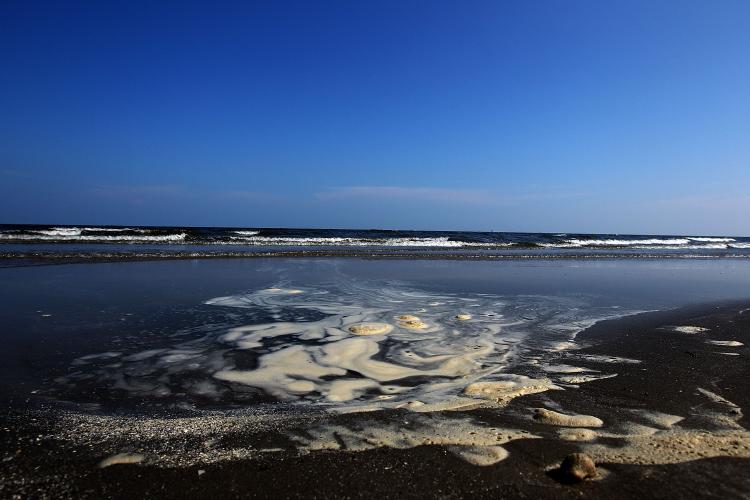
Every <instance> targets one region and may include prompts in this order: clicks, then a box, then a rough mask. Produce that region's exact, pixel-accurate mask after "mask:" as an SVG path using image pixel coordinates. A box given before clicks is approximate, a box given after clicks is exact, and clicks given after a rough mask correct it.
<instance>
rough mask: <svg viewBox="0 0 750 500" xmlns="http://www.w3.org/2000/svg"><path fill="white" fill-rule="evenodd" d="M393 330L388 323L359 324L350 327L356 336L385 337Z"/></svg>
mask: <svg viewBox="0 0 750 500" xmlns="http://www.w3.org/2000/svg"><path fill="white" fill-rule="evenodd" d="M391 330H393V327H392V326H391V325H389V324H388V323H357V324H356V325H351V326H350V327H349V331H350V332H352V333H353V334H355V335H383V334H385V333H388V332H390V331H391Z"/></svg>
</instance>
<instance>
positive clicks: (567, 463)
mask: <svg viewBox="0 0 750 500" xmlns="http://www.w3.org/2000/svg"><path fill="white" fill-rule="evenodd" d="M559 472H560V476H561V478H562V479H564V480H565V481H567V482H572V483H578V482H580V481H583V480H584V479H589V478H592V477H595V476H596V464H595V463H594V460H592V458H591V457H590V456H588V455H586V454H585V453H571V454H570V455H568V456H567V457H565V458H564V459H563V461H562V463H561V464H560V470H559Z"/></svg>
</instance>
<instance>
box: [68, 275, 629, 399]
mask: <svg viewBox="0 0 750 500" xmlns="http://www.w3.org/2000/svg"><path fill="white" fill-rule="evenodd" d="M467 302H468V303H471V304H476V305H477V306H478V309H477V310H478V311H479V312H480V313H479V314H476V315H474V316H472V318H471V319H470V320H459V319H457V318H456V316H457V315H459V314H461V311H462V310H463V309H464V308H465V307H466V304H467ZM205 303H206V304H208V305H211V306H215V307H226V308H233V309H235V308H238V309H248V310H252V311H256V312H259V313H261V314H262V315H263V316H265V317H269V316H270V317H276V318H281V317H283V316H284V314H287V313H288V312H289V311H297V312H296V313H295V315H297V316H300V315H301V316H302V317H304V316H305V314H307V315H309V314H311V313H316V315H317V316H316V317H315V320H308V321H305V320H301V321H274V322H266V323H258V324H249V325H244V326H239V327H236V328H231V329H228V330H219V331H210V332H207V333H206V335H205V336H203V337H201V338H198V339H194V340H190V341H187V342H183V343H179V344H176V345H174V346H172V347H171V348H169V347H168V348H164V347H160V348H159V349H146V350H142V351H135V352H124V353H122V356H121V357H120V358H118V359H117V361H118V363H117V366H102V363H101V362H100V360H101V359H105V357H101V358H94V357H91V358H86V357H84V358H79V360H77V362H76V368H77V370H79V371H78V372H76V374H73V375H71V376H69V377H68V380H67V382H68V383H70V384H75V383H76V377H82V379H83V378H84V377H90V376H95V377H98V378H99V379H100V380H101V381H102V383H103V384H104V385H110V386H112V387H117V388H120V389H123V390H127V391H131V392H133V393H135V394H138V395H139V396H146V395H151V396H154V397H163V396H164V395H169V394H174V393H187V394H195V395H200V396H201V397H205V396H206V395H210V394H211V392H212V391H213V392H214V393H215V394H216V396H217V398H218V395H219V393H223V394H225V395H226V394H227V391H230V392H231V391H235V390H241V389H240V388H239V387H238V386H237V385H232V384H239V385H240V386H246V387H250V388H254V389H256V390H258V391H262V392H263V393H265V394H268V395H270V396H272V397H273V398H275V399H277V400H279V401H284V402H292V403H299V404H308V405H309V404H313V405H324V406H326V407H327V408H330V409H333V410H336V411H342V412H351V411H367V410H373V409H384V408H407V409H410V410H413V411H416V412H429V411H436V410H449V409H456V408H469V407H476V406H496V405H503V404H506V403H507V402H508V401H510V400H511V399H512V398H514V397H517V396H520V395H524V394H530V393H533V392H540V391H545V390H550V389H557V387H556V385H555V384H554V382H553V381H551V380H550V379H549V378H548V376H547V373H546V372H545V371H544V370H543V369H542V367H543V366H547V364H546V363H542V364H541V365H539V366H538V364H539V360H540V359H543V358H544V356H550V355H553V354H552V353H553V352H554V351H553V349H554V348H556V346H558V344H559V343H560V342H561V341H564V342H568V343H570V342H573V340H574V338H575V335H576V334H577V333H578V332H579V331H580V330H582V329H584V328H586V327H588V326H590V325H591V324H593V323H595V322H596V321H598V320H600V319H609V318H613V317H617V316H621V315H624V314H627V311H625V310H622V309H613V308H608V307H593V306H590V305H589V304H587V303H586V302H585V301H584V300H583V299H581V298H566V297H547V296H512V297H502V296H497V295H491V294H482V295H479V294H460V295H459V294H436V293H429V292H424V291H420V290H415V289H412V288H408V287H405V286H402V285H395V284H392V283H390V284H389V283H382V282H375V281H374V282H369V281H361V280H346V279H342V280H338V281H337V282H336V283H332V284H327V285H326V286H325V287H323V286H320V287H305V288H291V287H288V286H286V285H279V286H277V287H273V288H268V289H263V290H255V291H251V292H248V293H240V294H235V295H229V296H224V297H217V298H213V299H210V300H207V301H206V302H205ZM321 316H323V318H322V319H319V318H320V317H321ZM247 355H250V356H252V358H253V359H254V360H255V361H254V362H253V363H252V365H251V366H247V364H246V363H244V362H243V363H238V362H237V360H238V359H244V358H245V357H247ZM568 370H573V371H576V372H578V371H583V370H584V369H579V368H575V367H571V368H565V370H564V371H568ZM586 371H590V370H586ZM228 384H229V385H228Z"/></svg>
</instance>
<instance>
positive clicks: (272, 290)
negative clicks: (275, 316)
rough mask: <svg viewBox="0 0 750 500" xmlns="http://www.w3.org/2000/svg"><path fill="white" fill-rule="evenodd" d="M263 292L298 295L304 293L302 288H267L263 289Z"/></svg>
mask: <svg viewBox="0 0 750 500" xmlns="http://www.w3.org/2000/svg"><path fill="white" fill-rule="evenodd" d="M262 292H266V293H274V294H275V293H278V294H286V295H297V294H300V293H303V292H302V290H298V289H296V288H267V289H265V290H262Z"/></svg>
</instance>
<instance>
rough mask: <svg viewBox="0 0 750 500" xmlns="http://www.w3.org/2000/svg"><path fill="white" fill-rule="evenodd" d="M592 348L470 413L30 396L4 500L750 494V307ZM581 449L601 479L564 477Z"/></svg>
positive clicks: (660, 319) (694, 317)
mask: <svg viewBox="0 0 750 500" xmlns="http://www.w3.org/2000/svg"><path fill="white" fill-rule="evenodd" d="M681 327H697V328H687V329H686V328H681ZM716 342H719V344H717V343H716ZM576 344H578V345H579V346H583V347H582V348H580V349H573V350H566V351H561V352H560V353H559V358H558V359H556V360H554V361H555V363H557V364H556V365H555V366H557V368H554V369H558V370H566V369H567V368H566V367H571V366H572V367H575V368H576V370H570V371H571V374H570V375H569V377H568V378H567V380H570V381H571V384H570V385H568V386H565V385H562V386H560V388H561V389H563V390H550V391H545V392H538V393H533V394H527V395H523V396H519V397H516V398H515V399H512V400H510V401H509V402H507V404H503V405H501V406H497V407H485V408H478V409H474V410H468V411H452V412H432V413H426V414H425V413H415V412H412V411H409V410H394V409H389V410H385V411H378V412H369V413H352V414H341V415H327V414H322V413H321V414H316V413H310V412H304V413H300V412H296V411H291V410H290V411H287V412H281V413H279V410H274V411H275V413H273V414H269V413H264V410H253V411H247V412H245V413H244V414H242V413H233V414H232V415H226V414H224V413H222V412H214V413H210V414H206V413H204V414H202V415H200V416H195V415H191V414H184V415H169V414H165V415H161V416H158V417H156V418H155V417H154V415H149V416H148V417H146V416H134V415H132V414H131V415H119V416H118V415H104V414H97V413H96V412H88V413H87V412H82V411H81V408H79V407H74V406H71V407H69V408H65V407H61V406H60V404H59V403H50V402H45V401H44V400H43V399H37V397H36V396H35V395H33V394H29V395H28V397H25V398H20V399H19V398H14V399H13V400H12V401H10V402H9V404H8V405H7V409H6V410H5V411H4V412H3V416H2V426H0V428H1V429H2V442H1V449H2V462H1V463H0V468H1V469H0V470H2V473H1V474H0V497H3V498H13V497H14V496H18V497H19V498H27V497H48V498H64V497H76V498H81V497H85V498H140V497H143V498H148V497H159V498H176V497H186V496H187V497H194V498H196V497H214V498H215V497H248V496H249V497H261V498H264V497H305V498H311V497H350V498H352V497H375V496H381V497H382V496H385V497H424V496H430V497H432V496H440V497H456V498H457V497H468V496H472V497H488V498H489V497H494V498H497V497H514V498H517V497H533V498H567V497H571V498H573V497H575V498H579V497H585V498H629V497H632V496H635V495H638V496H642V497H646V498H667V497H668V498H712V497H713V498H748V497H749V496H750V437H749V436H750V434H749V433H748V431H746V430H745V428H746V427H747V425H748V420H747V417H746V416H745V415H744V413H743V411H745V409H746V408H748V406H750V391H748V390H747V387H748V386H747V380H748V379H749V378H748V377H749V376H750V363H748V354H750V349H748V347H747V346H748V344H750V303H736V302H735V303H724V304H719V305H716V304H711V305H704V306H698V307H689V308H682V309H678V310H674V311H667V312H656V313H644V314H639V315H635V316H629V317H625V318H621V319H617V320H609V321H602V322H600V323H597V324H596V325H594V326H593V327H591V328H589V329H588V330H586V331H584V332H582V333H581V334H579V335H578V337H577V338H576ZM739 344H742V345H739ZM627 360H631V362H628V361H627ZM581 369H583V370H591V371H583V372H582V371H580V370H581ZM615 373H616V376H611V375H612V374H615ZM602 375H609V377H608V378H598V379H595V380H589V379H591V378H596V376H602ZM584 380H588V381H585V382H584ZM573 382H581V383H573ZM576 385H577V386H578V387H574V386H576ZM467 439H468V440H467ZM493 440H494V441H496V443H497V446H493V445H492V444H493V443H492V442H491V441H493ZM363 443H364V444H363ZM576 451H583V452H586V453H588V454H590V455H591V456H592V457H593V458H594V459H595V461H596V462H597V465H598V466H599V474H598V477H597V478H596V479H595V480H591V481H585V482H583V483H580V484H576V485H569V484H563V483H561V482H559V481H558V480H557V476H556V474H555V471H554V468H555V467H556V465H557V464H559V462H560V461H561V460H562V459H563V457H564V456H565V455H566V454H568V453H571V452H576ZM476 464H484V465H476Z"/></svg>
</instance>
